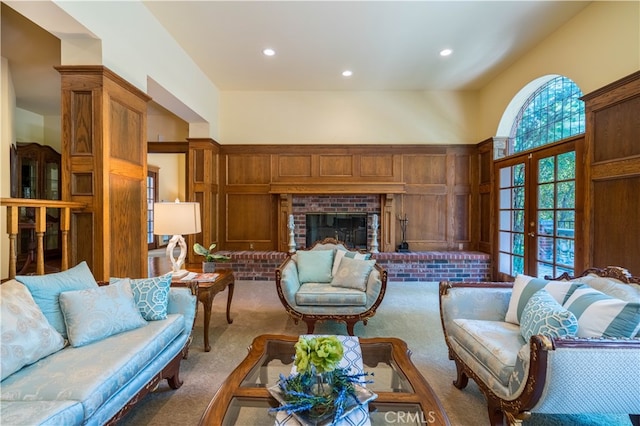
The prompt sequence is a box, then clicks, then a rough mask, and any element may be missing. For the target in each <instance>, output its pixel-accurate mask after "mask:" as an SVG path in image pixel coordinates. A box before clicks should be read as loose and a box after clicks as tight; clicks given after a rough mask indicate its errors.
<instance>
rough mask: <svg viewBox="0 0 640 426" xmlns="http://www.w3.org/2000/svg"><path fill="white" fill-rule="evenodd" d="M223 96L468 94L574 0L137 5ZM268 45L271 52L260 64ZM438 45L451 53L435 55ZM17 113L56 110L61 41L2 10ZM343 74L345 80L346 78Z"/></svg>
mask: <svg viewBox="0 0 640 426" xmlns="http://www.w3.org/2000/svg"><path fill="white" fill-rule="evenodd" d="M143 3H144V4H145V6H146V7H147V8H148V9H149V11H150V12H151V13H152V14H153V15H154V16H155V17H156V18H157V20H158V21H159V22H160V23H161V24H162V25H163V26H164V27H165V28H166V29H167V31H168V32H169V33H170V34H171V35H172V36H173V37H174V39H175V40H176V41H177V42H178V43H179V44H180V45H181V46H182V48H183V49H184V50H185V51H186V52H187V53H188V54H189V55H190V56H191V57H192V59H193V61H194V62H195V63H196V64H197V65H198V66H199V67H200V68H201V69H202V70H203V71H204V73H205V74H206V75H207V76H209V78H210V79H211V81H212V82H213V83H214V84H215V85H216V86H217V87H218V88H219V89H220V90H223V91H225V90H257V91H260V90H477V89H480V88H482V87H483V86H484V85H486V84H487V83H488V82H490V81H491V80H492V79H493V78H495V77H496V76H497V75H499V73H500V72H502V71H503V70H505V69H506V68H507V67H509V66H510V65H511V64H513V63H514V62H515V61H517V60H518V58H520V57H521V56H522V55H523V54H524V53H525V52H527V51H528V50H530V49H532V48H534V47H535V46H536V45H537V44H538V43H540V42H541V41H542V40H544V39H545V38H546V37H548V36H549V35H550V34H552V33H553V32H554V31H556V30H557V29H558V28H560V27H561V26H562V25H563V24H565V23H566V22H567V21H568V20H570V19H571V18H572V17H573V16H575V15H576V14H578V13H579V12H580V11H581V10H582V9H583V8H584V7H586V6H587V5H588V4H589V2H580V1H480V0H477V1H143ZM265 48H272V49H274V50H275V55H274V56H265V55H264V54H263V53H262V51H263V49H265ZM443 49H451V50H452V51H453V52H452V54H451V55H449V56H446V57H443V56H440V54H439V53H440V51H441V50H443ZM2 56H4V57H5V58H7V59H8V61H9V66H10V67H11V70H12V75H13V78H14V85H15V89H16V97H17V105H18V106H19V107H21V108H24V109H27V110H30V111H33V112H35V113H38V114H43V115H47V114H55V110H56V109H58V110H59V97H60V83H59V75H58V73H57V72H56V71H55V70H54V69H53V66H54V65H57V64H59V62H60V41H59V40H58V39H57V38H56V37H54V36H53V35H51V34H49V33H47V32H46V31H44V30H42V29H41V28H39V27H37V26H36V25H35V24H33V23H31V22H30V21H28V20H27V19H25V18H24V17H22V16H21V15H19V14H18V13H16V12H15V11H13V10H12V9H10V8H9V7H8V6H6V5H5V4H3V5H2ZM347 69H348V70H351V71H352V72H353V75H352V76H351V77H343V76H342V75H341V73H342V72H343V71H344V70H347Z"/></svg>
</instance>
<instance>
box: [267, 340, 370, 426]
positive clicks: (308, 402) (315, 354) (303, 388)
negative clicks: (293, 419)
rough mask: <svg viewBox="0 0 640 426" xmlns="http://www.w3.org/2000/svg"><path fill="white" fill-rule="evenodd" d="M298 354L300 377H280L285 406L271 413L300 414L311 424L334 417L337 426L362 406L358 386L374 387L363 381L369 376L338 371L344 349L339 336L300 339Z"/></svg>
mask: <svg viewBox="0 0 640 426" xmlns="http://www.w3.org/2000/svg"><path fill="white" fill-rule="evenodd" d="M295 351H296V355H295V360H294V363H295V366H296V369H297V373H294V374H291V375H290V376H289V377H284V376H283V375H280V381H279V382H278V387H279V390H280V392H281V395H282V399H283V401H284V402H283V404H282V405H281V406H279V407H276V408H272V409H270V411H286V412H287V414H301V415H303V416H305V417H306V418H309V419H312V420H318V419H320V418H328V417H329V416H333V422H334V423H335V422H337V421H338V420H340V419H341V418H342V416H343V415H345V410H346V409H347V408H349V407H352V406H357V405H361V404H362V403H361V402H360V400H359V399H358V395H357V393H356V386H357V385H362V384H365V383H371V381H365V380H363V377H365V376H368V375H369V373H360V374H349V372H348V371H347V369H344V368H337V366H338V364H339V362H340V360H341V359H342V356H343V354H344V348H343V347H342V343H341V342H340V340H338V338H337V337H336V336H319V337H312V338H305V337H302V336H301V337H300V338H299V340H298V342H297V343H296V344H295Z"/></svg>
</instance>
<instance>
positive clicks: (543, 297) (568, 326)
mask: <svg viewBox="0 0 640 426" xmlns="http://www.w3.org/2000/svg"><path fill="white" fill-rule="evenodd" d="M577 331H578V320H577V319H576V317H575V315H573V314H572V313H571V312H569V311H568V310H567V309H565V308H563V307H562V305H560V304H559V303H558V302H557V301H556V299H554V298H553V296H551V294H549V292H548V291H546V290H544V289H542V290H538V291H537V292H535V293H534V294H533V296H531V297H530V298H529V301H528V302H527V304H526V305H525V307H524V309H523V311H522V316H521V317H520V334H522V337H524V339H525V340H526V341H527V342H528V341H529V339H531V336H533V335H536V334H542V335H545V336H549V337H562V336H575V335H576V333H577Z"/></svg>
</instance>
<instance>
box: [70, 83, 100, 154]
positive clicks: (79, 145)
mask: <svg viewBox="0 0 640 426" xmlns="http://www.w3.org/2000/svg"><path fill="white" fill-rule="evenodd" d="M92 101H93V92H92V91H90V90H73V91H69V97H68V98H67V102H69V103H70V104H71V105H70V108H71V110H72V111H74V113H75V116H74V117H73V120H72V121H71V123H70V127H71V128H70V135H69V142H70V154H71V155H91V153H92V152H93V148H94V147H93V144H94V140H93V127H92V124H93V120H94V117H93V102H92Z"/></svg>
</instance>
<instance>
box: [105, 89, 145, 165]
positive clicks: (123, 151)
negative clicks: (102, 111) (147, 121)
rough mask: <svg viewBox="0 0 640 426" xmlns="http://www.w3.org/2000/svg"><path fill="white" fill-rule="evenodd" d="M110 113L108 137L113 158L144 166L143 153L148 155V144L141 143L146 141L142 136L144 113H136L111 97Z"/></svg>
mask: <svg viewBox="0 0 640 426" xmlns="http://www.w3.org/2000/svg"><path fill="white" fill-rule="evenodd" d="M145 108H146V105H145ZM145 111H146V109H145ZM109 113H110V114H109V130H108V135H109V138H111V141H110V144H109V146H110V148H111V157H112V158H119V159H121V160H126V161H130V162H132V163H134V164H138V165H140V164H142V163H143V162H144V161H143V158H142V155H143V153H144V155H145V156H146V155H147V152H146V151H147V150H146V144H141V143H139V141H142V140H145V139H146V137H143V135H142V133H143V128H142V124H143V122H144V117H143V115H144V112H143V111H136V110H135V109H133V107H131V106H128V105H125V104H123V103H122V102H121V101H120V100H118V99H114V98H112V97H111V98H110V99H109Z"/></svg>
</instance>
